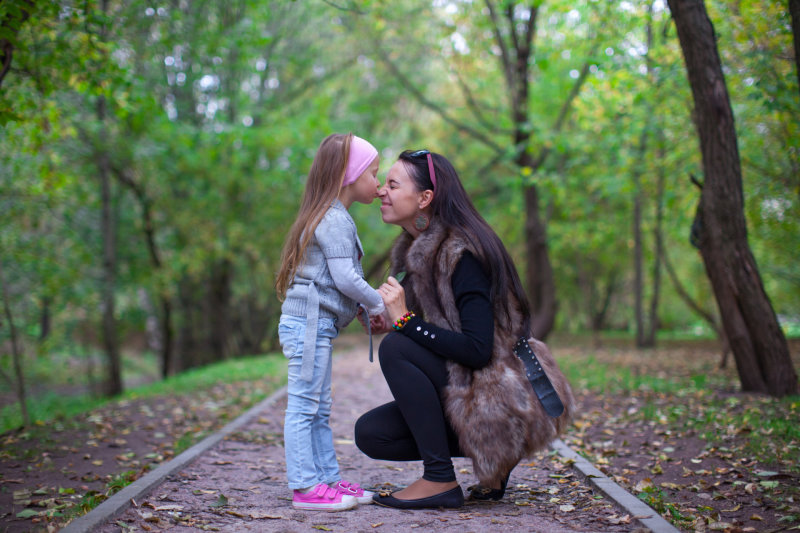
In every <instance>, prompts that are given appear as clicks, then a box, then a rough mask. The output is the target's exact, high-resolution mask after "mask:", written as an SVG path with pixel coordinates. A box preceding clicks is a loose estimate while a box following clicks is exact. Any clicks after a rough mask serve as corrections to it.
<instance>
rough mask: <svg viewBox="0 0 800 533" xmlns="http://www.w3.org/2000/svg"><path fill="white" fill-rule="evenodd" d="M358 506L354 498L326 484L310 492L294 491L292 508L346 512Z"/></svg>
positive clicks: (318, 485) (317, 486) (321, 484)
mask: <svg viewBox="0 0 800 533" xmlns="http://www.w3.org/2000/svg"><path fill="white" fill-rule="evenodd" d="M357 505H358V501H356V499H355V498H354V497H353V496H349V495H347V494H342V493H341V492H339V491H338V490H336V489H332V488H330V487H329V486H327V485H326V484H325V483H318V484H317V485H316V486H315V487H314V488H313V489H311V490H310V491H308V492H300V491H299V490H296V491H294V494H293V496H292V507H294V508H295V509H305V510H307V511H346V510H347V509H352V508H353V507H355V506H357Z"/></svg>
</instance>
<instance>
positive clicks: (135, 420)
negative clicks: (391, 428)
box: [0, 336, 800, 533]
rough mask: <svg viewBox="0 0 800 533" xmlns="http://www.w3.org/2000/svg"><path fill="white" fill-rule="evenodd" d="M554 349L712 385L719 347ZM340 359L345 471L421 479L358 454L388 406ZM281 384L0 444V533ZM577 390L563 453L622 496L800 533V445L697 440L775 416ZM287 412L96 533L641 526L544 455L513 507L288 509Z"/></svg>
mask: <svg viewBox="0 0 800 533" xmlns="http://www.w3.org/2000/svg"><path fill="white" fill-rule="evenodd" d="M794 348H795V349H794V353H795V354H797V349H796V348H797V346H794ZM554 351H555V353H556V355H557V357H559V358H561V357H569V358H577V359H580V358H581V357H584V356H585V354H586V353H588V352H591V353H592V354H595V356H596V357H597V358H598V359H601V360H606V361H607V362H608V363H609V364H612V363H613V364H625V365H628V366H629V367H630V368H632V369H633V371H634V373H640V374H648V373H649V374H652V375H664V374H666V375H669V376H672V377H676V378H685V377H686V375H688V374H689V373H691V372H696V371H697V365H701V366H702V365H708V367H709V370H708V371H709V372H710V373H711V372H713V371H714V368H715V366H716V363H717V356H716V352H715V347H714V346H713V345H711V346H703V345H700V346H698V345H687V346H667V347H664V348H663V349H660V350H659V351H657V352H655V353H653V352H648V353H642V352H638V351H636V350H630V349H628V348H626V347H624V346H622V347H620V346H616V347H613V348H610V349H600V350H597V349H596V348H592V349H591V350H589V349H588V348H587V347H580V346H571V347H567V346H563V347H561V346H557V347H556V349H555V350H554ZM336 352H337V355H336V360H335V364H334V387H335V390H334V395H335V396H334V414H333V424H334V432H335V436H336V446H337V452H338V454H339V456H340V462H341V466H342V470H343V475H344V476H345V477H346V478H348V479H352V480H354V481H358V482H360V483H362V484H363V485H365V486H368V487H372V488H379V489H383V488H386V489H392V488H394V487H401V486H404V485H405V484H407V483H409V482H411V481H413V480H414V479H416V478H417V477H418V476H419V475H420V473H421V471H420V466H419V465H417V464H405V463H383V462H377V461H372V460H370V459H368V458H366V457H364V456H363V455H362V454H361V453H360V452H359V451H358V450H357V448H356V447H355V445H354V444H353V442H352V428H353V422H354V421H355V419H356V418H357V417H358V415H360V414H361V413H363V412H364V411H366V410H367V409H369V408H370V407H372V406H374V405H377V404H379V403H381V402H383V401H385V400H386V399H387V398H388V390H387V389H386V386H385V383H384V382H383V379H382V377H381V376H380V372H379V369H378V368H377V364H372V365H370V364H369V363H368V361H367V357H366V351H365V350H364V348H363V345H362V344H361V340H357V341H354V339H353V338H352V337H349V336H345V337H343V338H341V339H339V340H338V341H337V349H336ZM728 372H730V369H729V370H728ZM276 386H277V384H276V383H274V382H269V380H266V381H255V382H249V383H247V384H235V385H233V386H222V387H218V388H216V389H214V390H212V391H210V392H206V393H205V395H204V396H202V397H201V396H195V397H179V396H175V397H167V398H156V399H147V400H139V401H135V402H128V403H118V404H115V405H112V406H110V407H108V408H106V409H103V410H101V411H98V412H96V413H91V414H90V415H88V416H87V417H83V418H81V419H79V420H71V421H60V422H56V423H53V424H49V425H48V427H40V428H34V429H33V430H31V431H28V432H24V433H22V432H12V433H7V434H5V435H2V436H0V442H2V445H3V448H2V452H1V453H0V531H47V530H50V531H55V530H57V529H58V528H59V527H61V526H63V524H65V523H66V522H67V521H68V520H69V519H70V518H71V517H73V516H75V514H76V513H77V514H80V510H79V509H80V507H81V505H82V504H85V503H87V500H89V499H91V498H95V499H97V500H98V501H99V500H102V499H103V498H104V497H105V495H106V494H110V493H111V491H113V490H114V489H113V488H111V487H113V486H115V481H114V479H115V478H116V477H117V476H119V475H120V474H121V473H124V472H127V474H126V475H125V476H124V477H127V478H128V479H133V478H135V477H138V476H139V475H141V473H143V472H144V471H146V470H147V468H148V467H149V465H155V464H157V463H159V462H161V461H164V460H167V459H169V458H170V457H171V456H172V455H174V453H175V444H176V442H177V441H178V440H181V439H184V440H185V439H187V438H191V437H194V438H197V437H201V436H203V435H206V434H209V433H210V432H212V431H215V430H216V429H219V428H220V427H221V426H222V425H224V424H225V423H226V422H228V421H229V420H230V419H232V418H233V417H235V416H238V414H239V413H241V412H242V411H243V410H244V409H245V408H246V407H248V406H249V405H251V404H252V403H254V401H255V400H256V399H257V397H258V396H259V395H263V394H264V393H265V392H267V391H268V390H271V389H274V388H275V387H276ZM573 387H574V388H575V390H576V393H577V396H578V398H579V403H580V406H581V409H580V412H581V416H580V417H579V418H578V420H576V423H575V425H574V426H573V428H571V430H570V432H569V434H568V435H567V436H566V437H565V439H564V440H565V441H566V442H567V444H569V445H570V446H571V447H573V449H576V450H578V451H579V452H580V453H582V454H583V455H585V456H586V457H588V458H590V460H591V461H592V462H593V463H594V464H595V465H596V466H598V468H600V469H601V470H603V471H604V472H606V473H607V475H609V476H610V477H612V478H613V479H614V480H615V481H617V483H619V484H620V485H622V486H623V487H625V488H626V489H628V490H629V491H630V492H632V493H634V494H639V493H642V495H643V497H645V498H648V497H649V498H650V500H649V502H648V503H650V504H651V505H652V506H654V507H655V508H657V509H658V511H659V512H662V514H663V515H664V516H665V517H667V518H668V519H672V520H673V522H674V523H675V524H676V525H677V526H679V527H680V528H681V529H683V530H686V531H706V530H707V531H729V532H731V533H735V532H738V531H742V532H745V531H782V530H788V529H790V528H796V527H797V524H798V521H797V520H799V519H800V509H798V504H797V498H798V476H797V463H798V461H797V457H798V451H797V450H798V443H797V442H796V441H794V442H793V443H789V444H788V445H784V447H785V448H786V450H784V451H783V452H780V453H777V452H776V453H775V454H773V456H775V457H778V460H777V461H776V462H775V463H774V464H766V463H760V462H759V461H758V459H757V458H756V457H755V456H754V454H751V453H748V451H747V447H746V443H747V442H748V441H749V440H751V439H752V437H753V434H754V433H755V434H759V432H764V431H768V430H767V429H765V428H763V427H759V425H758V420H757V416H756V415H754V417H753V419H752V421H751V422H750V423H749V425H748V427H745V428H742V427H731V428H727V429H726V428H723V429H724V430H725V431H728V432H729V433H730V434H729V435H725V445H724V446H719V445H717V446H711V445H709V444H708V442H707V441H706V440H704V439H703V438H702V433H703V431H704V428H703V423H702V415H703V413H704V411H703V407H704V405H705V404H707V403H710V402H712V401H716V400H717V399H719V397H722V399H723V400H724V401H725V402H727V405H730V406H731V407H730V410H731V411H735V410H739V411H742V412H753V413H757V412H758V410H759V409H767V408H774V406H775V402H773V401H771V400H770V399H765V398H759V397H753V396H752V395H743V394H740V393H737V392H735V388H734V387H733V386H730V387H727V388H726V386H722V387H720V386H719V385H714V386H710V387H708V394H700V393H698V392H697V391H696V390H691V391H689V392H685V393H683V394H682V393H680V392H678V393H675V392H671V393H663V392H658V391H651V390H647V389H644V390H641V391H636V392H634V393H621V392H614V391H607V392H606V393H604V394H602V395H599V394H594V393H590V392H589V391H588V390H585V388H584V387H583V386H582V384H581V383H573ZM243 389H244V394H242V392H243ZM248 398H249V399H248ZM793 405H794V407H792V406H793ZM283 406H284V404H283V403H282V402H278V403H276V404H275V405H274V406H272V407H271V408H270V409H269V412H265V413H263V414H262V415H261V416H260V417H259V418H258V420H256V421H255V422H253V423H252V424H251V425H250V426H249V427H247V428H246V429H244V430H242V431H240V432H238V433H237V434H234V435H232V436H231V437H230V438H228V439H227V440H226V441H224V442H223V443H222V444H220V445H219V446H217V447H216V448H215V449H213V451H212V452H209V453H207V454H205V455H203V456H202V457H201V458H200V459H198V461H196V462H195V463H193V464H192V465H191V466H190V467H187V468H186V469H184V470H183V471H182V472H180V473H178V474H176V475H175V476H173V477H172V478H170V479H168V480H167V481H166V482H165V483H164V484H162V485H161V486H160V487H158V488H157V489H156V490H155V491H153V493H152V494H150V495H149V496H148V497H147V498H145V499H144V500H143V501H139V502H136V504H137V506H136V507H132V508H130V509H129V510H127V511H126V512H125V513H124V515H122V516H121V517H119V518H118V519H116V520H115V521H113V522H112V523H109V524H107V525H106V526H105V527H104V529H103V531H133V529H131V527H135V528H136V529H135V530H137V531H142V530H144V531H160V530H166V529H169V530H172V531H195V530H219V531H248V530H252V531H312V530H314V531H319V530H323V531H324V530H332V531H345V530H347V531H350V530H354V531H371V530H378V531H395V530H408V529H411V528H423V529H424V530H446V529H455V528H458V529H464V530H465V531H479V530H486V529H490V530H492V529H500V528H514V530H517V529H523V530H528V531H555V532H558V531H610V532H615V531H636V530H637V528H639V524H638V522H637V517H633V516H630V515H626V514H625V513H624V512H622V511H620V510H619V509H617V508H615V507H614V506H613V505H612V504H611V503H610V502H608V501H607V500H604V499H603V498H602V497H599V496H598V495H597V494H595V493H594V492H593V491H592V489H591V488H590V487H589V486H588V485H587V484H586V482H585V481H584V480H582V479H580V478H579V476H578V475H577V474H576V472H575V471H573V469H572V468H571V466H570V465H569V463H568V462H564V461H563V460H561V459H560V458H559V457H557V456H554V455H552V454H540V455H539V456H537V457H535V458H532V460H531V461H530V462H528V463H525V464H521V465H520V466H518V467H517V468H516V469H515V470H514V472H513V474H512V476H511V481H510V485H509V491H508V492H507V494H506V497H505V498H504V499H503V501H501V502H497V503H473V504H468V505H467V506H465V507H464V508H463V509H460V510H456V511H452V510H451V511H433V510H432V511H422V512H419V511H417V512H409V511H397V510H393V509H385V508H379V507H377V506H362V507H360V508H358V509H356V510H354V511H348V512H345V513H331V514H328V513H325V514H319V513H307V512H298V511H294V510H293V509H292V508H291V505H290V501H289V491H288V489H286V486H285V470H284V467H283V447H282V430H281V425H282V419H283ZM798 406H800V402H795V404H792V403H785V402H784V403H783V404H782V406H781V407H780V408H781V409H784V410H785V411H786V413H785V414H786V417H787V418H789V419H792V417H794V420H795V421H798V410H800V407H798ZM676 409H678V410H680V409H684V411H685V413H686V419H687V421H688V420H697V422H695V423H689V422H687V423H686V424H684V425H683V426H681V425H676V423H675V422H674V420H672V419H674V416H673V415H674V412H675V410H676ZM659 410H663V412H664V415H663V417H662V418H663V419H662V418H659V416H658V413H659V412H660V411H659ZM653 413H655V414H656V416H655V417H654V416H653ZM712 414H713V413H712ZM645 415H647V416H645ZM668 415H670V416H668ZM711 424H712V422H708V421H706V422H705V425H706V426H708V425H711ZM457 469H458V472H459V474H458V475H459V481H460V482H461V485H462V488H465V489H466V487H467V486H468V485H470V484H472V483H474V481H475V480H474V476H472V473H471V468H470V464H469V462H468V461H465V460H459V462H458V463H457ZM116 484H117V485H120V486H121V483H120V482H119V481H117V482H116ZM20 515H21V516H20ZM795 517H796V518H795Z"/></svg>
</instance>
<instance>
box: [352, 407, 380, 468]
mask: <svg viewBox="0 0 800 533" xmlns="http://www.w3.org/2000/svg"><path fill="white" fill-rule="evenodd" d="M368 415H369V413H365V414H363V415H361V416H360V417H359V418H358V420H356V425H355V428H354V429H353V433H354V434H355V441H356V447H357V448H358V449H359V450H361V452H362V453H363V454H364V455H366V456H367V457H370V458H372V459H375V456H374V455H375V454H374V447H375V435H374V433H373V425H372V424H370V423H369V416H368Z"/></svg>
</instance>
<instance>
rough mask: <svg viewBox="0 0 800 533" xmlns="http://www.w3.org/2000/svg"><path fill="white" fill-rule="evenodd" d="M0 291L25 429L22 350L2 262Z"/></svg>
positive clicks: (29, 422) (27, 418)
mask: <svg viewBox="0 0 800 533" xmlns="http://www.w3.org/2000/svg"><path fill="white" fill-rule="evenodd" d="M0 289H1V290H2V296H3V311H4V313H5V316H6V320H7V321H8V328H9V330H10V332H11V355H12V358H13V361H14V378H15V379H16V387H15V388H16V393H17V401H18V402H19V410H20V412H21V413H22V423H23V424H24V425H25V426H26V427H29V426H30V425H31V417H30V415H29V414H28V399H27V396H26V393H25V374H24V372H23V370H22V349H21V348H20V347H19V339H18V336H17V328H16V326H15V325H14V316H13V315H12V314H11V299H10V295H9V292H8V285H7V284H6V276H5V274H4V273H3V262H2V261H0ZM3 376H4V377H7V376H6V374H5V373H3Z"/></svg>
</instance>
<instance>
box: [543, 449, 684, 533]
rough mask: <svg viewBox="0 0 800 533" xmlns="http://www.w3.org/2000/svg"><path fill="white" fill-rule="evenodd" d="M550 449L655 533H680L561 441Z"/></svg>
mask: <svg viewBox="0 0 800 533" xmlns="http://www.w3.org/2000/svg"><path fill="white" fill-rule="evenodd" d="M550 447H551V448H553V449H554V450H555V451H556V452H558V454H559V455H560V456H561V457H564V458H566V459H572V460H573V461H574V462H573V467H574V468H575V469H576V470H578V472H580V473H581V474H582V475H583V476H584V477H585V478H586V481H587V482H588V483H589V484H590V485H592V486H593V487H594V488H596V489H597V490H599V491H600V492H602V493H603V494H604V495H605V496H606V497H607V498H609V499H610V500H612V501H613V502H614V503H616V504H617V505H618V506H619V507H621V508H622V509H624V510H625V512H627V513H629V514H630V515H631V516H632V517H634V518H635V520H638V521H639V522H640V523H641V524H642V525H643V526H645V527H646V528H648V529H649V530H650V531H652V532H653V533H680V530H679V529H677V528H675V526H673V525H672V524H670V523H669V522H667V521H666V520H664V518H662V517H661V515H659V514H658V513H657V512H656V511H655V510H653V508H651V507H650V506H649V505H647V504H646V503H644V502H643V501H642V500H640V499H639V498H637V497H635V496H634V495H633V494H631V493H630V492H628V491H626V490H625V489H623V488H622V487H620V486H619V485H617V484H616V483H614V482H613V481H611V479H610V478H608V477H607V476H606V475H605V474H603V473H602V472H601V471H600V470H598V469H597V468H595V466H594V465H593V464H592V463H590V462H589V461H587V460H586V459H584V458H583V457H582V456H581V455H578V453H576V452H575V451H574V450H573V449H572V448H570V447H569V446H567V445H566V444H564V442H563V441H562V440H561V439H556V440H555V441H553V442H552V444H550Z"/></svg>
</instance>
